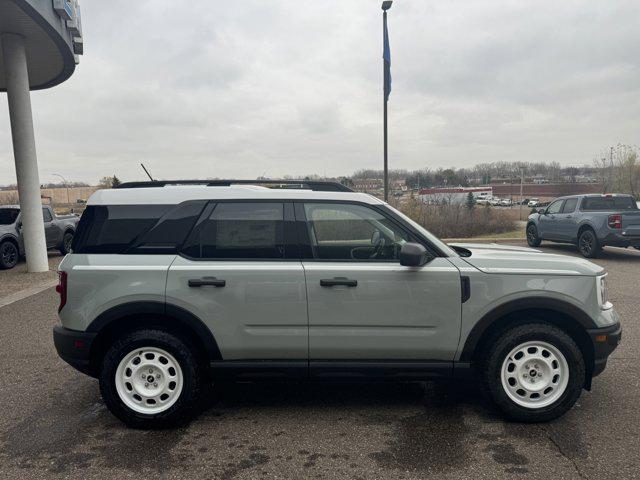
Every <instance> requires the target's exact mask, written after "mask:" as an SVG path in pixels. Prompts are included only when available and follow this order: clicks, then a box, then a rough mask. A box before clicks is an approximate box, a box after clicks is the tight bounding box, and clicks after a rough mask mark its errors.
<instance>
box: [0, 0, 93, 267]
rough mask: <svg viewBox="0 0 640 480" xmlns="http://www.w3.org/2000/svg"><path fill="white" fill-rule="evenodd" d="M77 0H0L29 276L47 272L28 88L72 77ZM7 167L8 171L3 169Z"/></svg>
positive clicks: (4, 87) (78, 28) (3, 84)
mask: <svg viewBox="0 0 640 480" xmlns="http://www.w3.org/2000/svg"><path fill="white" fill-rule="evenodd" d="M80 19H81V16H80V6H79V5H78V1H77V0H0V91H6V92H7V98H8V102H9V116H10V119H11V133H12V139H13V151H14V156H15V164H16V177H17V181H18V193H19V195H20V209H21V215H22V220H21V222H22V228H23V229H24V231H23V238H24V252H25V254H26V257H27V268H28V270H29V271H30V272H38V271H45V270H48V268H49V265H48V260H47V251H46V242H45V232H44V225H43V221H42V210H41V208H42V203H41V199H40V180H39V175H38V162H37V157H36V149H35V138H34V133H33V118H32V114H31V98H30V93H29V92H30V90H38V89H44V88H49V87H53V86H55V85H58V84H59V83H62V82H64V81H65V80H66V79H67V78H69V77H70V76H71V75H72V74H73V72H74V70H75V67H76V64H77V63H78V58H79V57H78V55H81V54H82V53H83V41H82V25H81V21H80ZM3 168H4V167H3Z"/></svg>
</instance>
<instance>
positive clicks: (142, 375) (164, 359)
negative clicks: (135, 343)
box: [115, 347, 184, 415]
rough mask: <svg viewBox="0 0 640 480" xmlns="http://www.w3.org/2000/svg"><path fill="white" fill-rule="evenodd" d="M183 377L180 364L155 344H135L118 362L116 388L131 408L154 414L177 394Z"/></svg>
mask: <svg viewBox="0 0 640 480" xmlns="http://www.w3.org/2000/svg"><path fill="white" fill-rule="evenodd" d="M183 378H184V377H183V374H182V369H181V368H180V364H179V363H178V362H177V361H176V359H175V358H174V357H173V355H171V354H170V353H168V352H166V351H165V350H162V349H161V348H156V347H143V348H136V349H135V350H133V351H132V352H130V353H129V354H127V355H125V356H124V358H123V359H122V360H121V361H120V363H119V364H118V368H117V370H116V378H115V381H116V382H115V383H116V391H117V392H118V396H119V397H120V400H122V402H123V403H124V404H125V405H126V406H127V407H129V408H130V409H131V410H133V411H135V412H138V413H143V414H147V415H154V414H157V413H161V412H164V411H165V410H167V409H169V408H170V407H171V406H172V405H173V404H175V403H176V401H177V400H178V398H180V394H181V393H182V387H183Z"/></svg>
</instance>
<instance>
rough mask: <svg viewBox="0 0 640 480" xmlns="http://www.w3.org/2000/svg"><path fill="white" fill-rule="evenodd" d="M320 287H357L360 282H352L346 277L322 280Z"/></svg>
mask: <svg viewBox="0 0 640 480" xmlns="http://www.w3.org/2000/svg"><path fill="white" fill-rule="evenodd" d="M320 286H321V287H337V286H344V287H357V286H358V281H357V280H351V279H349V278H346V277H335V278H323V279H322V280H320Z"/></svg>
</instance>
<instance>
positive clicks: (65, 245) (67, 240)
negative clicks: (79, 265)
mask: <svg viewBox="0 0 640 480" xmlns="http://www.w3.org/2000/svg"><path fill="white" fill-rule="evenodd" d="M72 243H73V233H71V232H66V233H65V234H64V237H62V245H60V253H61V254H62V255H66V254H67V253H69V252H70V251H71V244H72Z"/></svg>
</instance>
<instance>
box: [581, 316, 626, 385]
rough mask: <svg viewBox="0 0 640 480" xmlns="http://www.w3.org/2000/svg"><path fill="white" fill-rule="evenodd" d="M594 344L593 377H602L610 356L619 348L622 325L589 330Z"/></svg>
mask: <svg viewBox="0 0 640 480" xmlns="http://www.w3.org/2000/svg"><path fill="white" fill-rule="evenodd" d="M587 332H588V333H589V337H590V338H591V342H592V343H593V353H594V355H593V372H592V376H593V377H595V376H597V375H600V374H601V373H602V372H603V370H604V369H605V367H606V366H607V359H608V358H609V355H611V353H612V352H613V351H614V350H615V349H616V348H617V346H618V344H619V343H620V339H621V338H622V326H621V325H620V323H616V324H615V325H611V326H609V327H604V328H594V329H592V330H587Z"/></svg>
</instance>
